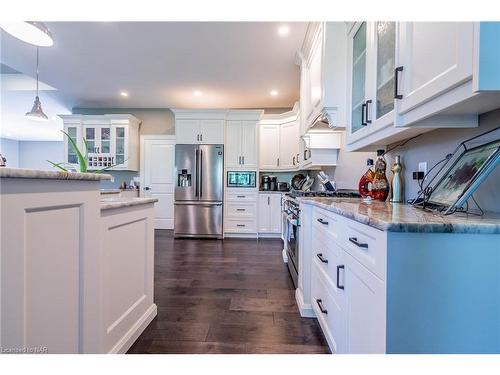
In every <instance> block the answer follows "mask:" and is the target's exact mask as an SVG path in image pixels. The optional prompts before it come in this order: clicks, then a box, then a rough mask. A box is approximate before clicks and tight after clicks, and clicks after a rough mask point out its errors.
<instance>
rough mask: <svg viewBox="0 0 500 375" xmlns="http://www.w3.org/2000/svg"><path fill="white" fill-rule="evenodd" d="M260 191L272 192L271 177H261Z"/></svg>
mask: <svg viewBox="0 0 500 375" xmlns="http://www.w3.org/2000/svg"><path fill="white" fill-rule="evenodd" d="M260 190H265V191H268V190H271V177H270V176H268V175H262V176H260Z"/></svg>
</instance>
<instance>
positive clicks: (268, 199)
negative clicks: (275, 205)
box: [267, 195, 271, 206]
mask: <svg viewBox="0 0 500 375" xmlns="http://www.w3.org/2000/svg"><path fill="white" fill-rule="evenodd" d="M270 202H271V197H270V196H269V195H268V196H267V205H268V206H269V204H270Z"/></svg>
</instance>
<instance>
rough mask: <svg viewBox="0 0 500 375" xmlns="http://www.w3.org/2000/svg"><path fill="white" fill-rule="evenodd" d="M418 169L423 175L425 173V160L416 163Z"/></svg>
mask: <svg viewBox="0 0 500 375" xmlns="http://www.w3.org/2000/svg"><path fill="white" fill-rule="evenodd" d="M418 171H419V172H424V176H425V175H426V174H427V162H426V161H421V162H420V163H418Z"/></svg>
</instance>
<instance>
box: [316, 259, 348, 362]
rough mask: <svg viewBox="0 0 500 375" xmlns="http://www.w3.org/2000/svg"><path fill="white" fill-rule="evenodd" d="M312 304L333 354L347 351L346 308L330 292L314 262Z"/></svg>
mask: <svg viewBox="0 0 500 375" xmlns="http://www.w3.org/2000/svg"><path fill="white" fill-rule="evenodd" d="M311 297H312V298H311V304H312V307H313V310H314V313H315V314H316V317H317V318H318V321H319V324H320V326H321V329H322V330H323V333H324V334H325V337H326V338H327V340H328V344H329V346H330V349H331V350H332V352H333V353H345V351H346V339H347V335H346V331H347V324H346V316H345V306H342V305H341V304H339V303H337V301H336V300H335V299H334V298H333V296H332V295H331V293H330V292H329V288H328V286H327V284H326V283H325V280H324V278H323V277H322V273H321V270H320V269H319V267H318V265H317V263H315V262H313V268H312V280H311Z"/></svg>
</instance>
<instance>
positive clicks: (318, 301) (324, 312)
mask: <svg viewBox="0 0 500 375" xmlns="http://www.w3.org/2000/svg"><path fill="white" fill-rule="evenodd" d="M316 303H317V304H318V307H319V311H321V312H322V313H323V314H328V310H327V309H325V308H324V307H323V301H321V299H316Z"/></svg>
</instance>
